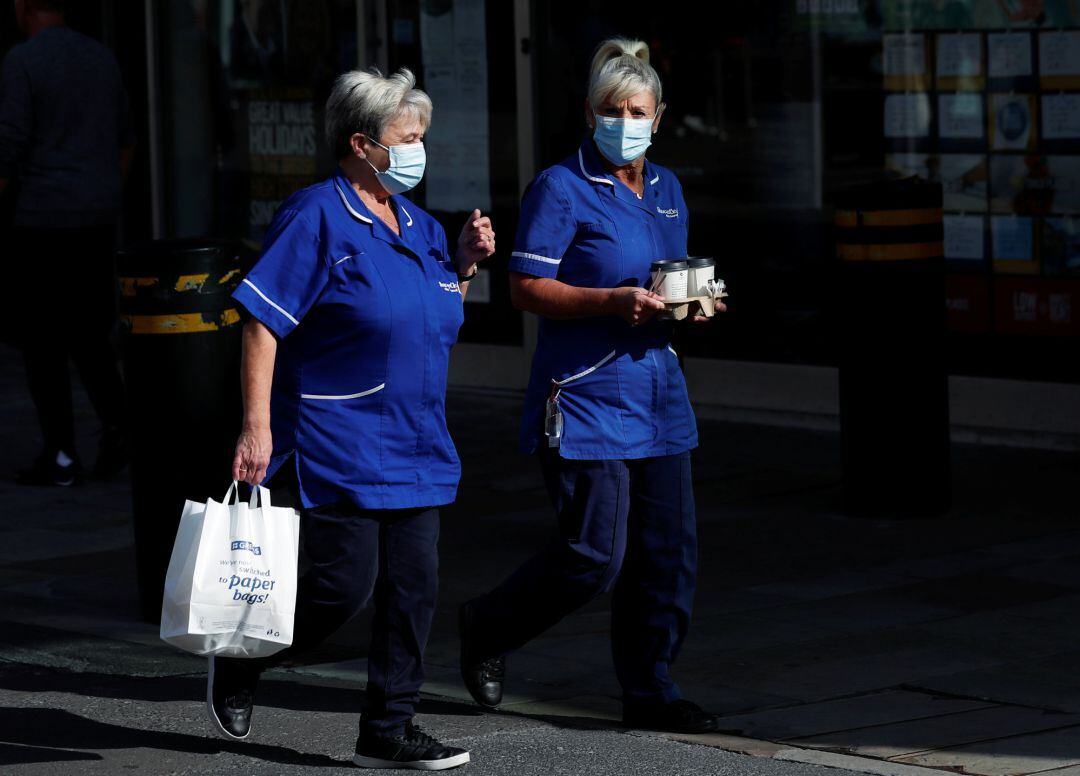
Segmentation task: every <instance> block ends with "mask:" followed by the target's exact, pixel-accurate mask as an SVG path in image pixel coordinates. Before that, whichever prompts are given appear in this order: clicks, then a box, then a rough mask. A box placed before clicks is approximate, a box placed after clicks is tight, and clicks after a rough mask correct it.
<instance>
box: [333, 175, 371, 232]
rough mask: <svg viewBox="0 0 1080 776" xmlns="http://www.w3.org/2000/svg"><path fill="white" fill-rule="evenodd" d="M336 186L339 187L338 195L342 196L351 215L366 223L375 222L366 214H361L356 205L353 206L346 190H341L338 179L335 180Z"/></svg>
mask: <svg viewBox="0 0 1080 776" xmlns="http://www.w3.org/2000/svg"><path fill="white" fill-rule="evenodd" d="M334 188H335V189H337V193H338V196H339V197H341V202H342V204H343V205H345V209H346V210H348V211H349V214H350V215H351V216H352V217H353V218H355V219H357V220H358V221H363V222H364V223H365V224H371V223H374V222H373V221H372V220H371V219H370V218H368V217H367V216H365V215H361V214H360V211H358V210H357V209H356V208H354V207H353V206H352V203H351V202H349V199H348V197H346V196H345V192H344V191H342V190H341V186H339V185H338V182H337V181H334Z"/></svg>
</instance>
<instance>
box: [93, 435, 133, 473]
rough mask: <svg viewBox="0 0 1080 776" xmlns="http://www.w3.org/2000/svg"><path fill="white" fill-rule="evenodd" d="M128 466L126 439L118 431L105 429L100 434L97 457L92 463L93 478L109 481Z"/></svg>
mask: <svg viewBox="0 0 1080 776" xmlns="http://www.w3.org/2000/svg"><path fill="white" fill-rule="evenodd" d="M127 464H128V445H127V439H126V438H125V436H124V434H123V432H122V431H120V429H118V428H116V427H112V428H106V429H105V430H104V431H102V432H101V442H100V443H99V444H98V456H97V459H96V460H95V461H94V478H95V479H99V480H111V479H112V478H113V477H115V476H116V475H117V474H119V473H120V472H121V471H123V469H124V467H125V466H127Z"/></svg>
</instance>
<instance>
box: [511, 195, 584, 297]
mask: <svg viewBox="0 0 1080 776" xmlns="http://www.w3.org/2000/svg"><path fill="white" fill-rule="evenodd" d="M576 233H577V222H576V221H575V219H574V217H573V211H572V209H571V207H570V199H569V197H567V196H566V191H565V190H564V189H563V187H562V184H560V183H559V182H558V181H557V180H555V179H554V178H553V177H551V176H550V175H543V174H542V175H540V176H539V177H538V178H537V179H536V180H534V181H533V182H532V183H531V184H529V188H528V189H526V190H525V196H524V197H522V199H521V217H520V218H519V220H518V229H517V235H516V236H515V237H514V250H513V252H512V253H511V254H510V265H509V266H510V271H511V272H521V273H524V274H526V275H535V276H536V277H542V278H553V277H555V276H556V275H558V274H559V264H560V262H562V257H563V254H564V253H566V249H567V248H568V247H570V243H571V241H572V240H573V239H574V235H575V234H576Z"/></svg>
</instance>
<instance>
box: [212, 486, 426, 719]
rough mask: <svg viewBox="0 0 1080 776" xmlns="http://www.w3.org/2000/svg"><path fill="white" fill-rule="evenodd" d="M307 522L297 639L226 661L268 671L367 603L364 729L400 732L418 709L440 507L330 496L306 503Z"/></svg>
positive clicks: (225, 661) (303, 518)
mask: <svg viewBox="0 0 1080 776" xmlns="http://www.w3.org/2000/svg"><path fill="white" fill-rule="evenodd" d="M300 531H301V533H302V536H303V547H304V555H305V556H306V557H307V560H308V561H309V563H310V565H309V567H308V569H307V571H306V572H305V573H304V574H303V576H302V577H301V578H300V582H299V586H298V589H297V594H296V620H295V623H294V629H293V643H292V645H291V646H290V647H288V648H287V649H285V650H283V651H282V652H279V653H277V654H276V655H272V656H271V657H268V658H258V659H255V660H238V659H219V660H220V663H223V664H225V666H226V668H227V669H233V670H241V671H243V670H255V671H259V672H261V671H264V670H266V669H267V668H271V667H273V666H275V665H277V664H279V663H281V662H283V661H285V660H288V659H290V658H293V657H297V656H299V655H301V654H303V653H304V652H306V651H307V650H309V649H311V648H313V647H315V646H318V645H319V644H320V643H322V642H323V641H324V640H325V639H326V638H327V637H328V636H330V635H332V634H333V633H334V631H336V630H337V629H338V628H340V627H341V626H342V625H344V624H345V623H346V622H348V621H349V620H350V619H351V618H352V617H353V616H354V615H356V614H357V613H358V612H360V610H362V609H364V608H365V607H366V606H367V605H368V604H369V603H370V604H372V605H373V608H374V617H373V618H372V623H371V644H370V647H369V649H368V683H367V690H366V691H365V693H364V705H363V712H362V714H361V718H360V728H361V730H362V731H365V732H367V733H368V734H371V735H375V736H381V737H392V736H395V735H398V734H400V733H401V732H402V731H403V730H404V728H405V723H407V722H409V721H410V720H411V719H412V718H413V715H414V714H415V712H416V704H417V703H418V702H419V700H420V686H421V685H422V684H423V683H424V648H425V646H426V645H427V640H428V635H429V634H430V632H431V621H432V618H433V617H434V615H435V602H436V598H437V596H438V577H439V554H438V542H439V510H438V509H425V508H420V509H360V508H359V507H356V506H354V505H352V504H333V505H328V506H322V507H314V508H312V509H305V510H303V512H302V514H301V518H300Z"/></svg>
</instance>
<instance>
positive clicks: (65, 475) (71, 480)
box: [15, 452, 83, 488]
mask: <svg viewBox="0 0 1080 776" xmlns="http://www.w3.org/2000/svg"><path fill="white" fill-rule="evenodd" d="M56 457H57V456H56V454H55V453H48V452H45V453H42V454H41V455H39V456H38V457H37V459H36V460H35V461H34V463H33V465H31V467H30V468H29V469H23V470H22V471H19V472H16V474H15V482H16V483H18V484H19V485H36V486H57V487H61V488H68V487H71V486H72V485H79V484H81V483H82V480H83V471H82V466H81V465H80V464H79V462H78V461H77V460H74V459H72V460H71V462H70V463H69V464H68V465H67V466H61V465H60V464H59V463H58V462H57V460H56Z"/></svg>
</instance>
